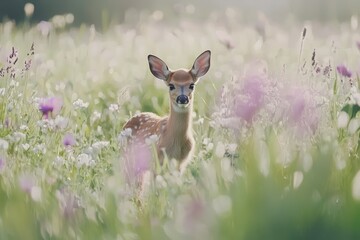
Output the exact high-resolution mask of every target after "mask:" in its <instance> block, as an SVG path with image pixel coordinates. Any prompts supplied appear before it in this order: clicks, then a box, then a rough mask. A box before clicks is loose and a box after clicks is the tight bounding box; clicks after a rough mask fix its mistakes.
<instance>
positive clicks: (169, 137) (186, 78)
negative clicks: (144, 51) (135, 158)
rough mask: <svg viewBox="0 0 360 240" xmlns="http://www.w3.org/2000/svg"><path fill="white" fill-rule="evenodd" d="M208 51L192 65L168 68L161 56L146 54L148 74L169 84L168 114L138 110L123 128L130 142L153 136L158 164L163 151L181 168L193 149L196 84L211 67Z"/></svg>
mask: <svg viewBox="0 0 360 240" xmlns="http://www.w3.org/2000/svg"><path fill="white" fill-rule="evenodd" d="M210 56H211V52H210V51H209V50H208V51H205V52H203V53H202V54H200V55H199V56H198V57H197V58H196V60H195V62H194V64H193V66H192V68H191V69H190V70H187V69H178V70H175V71H172V70H170V69H169V68H168V67H167V65H166V64H165V62H164V61H162V60H161V59H160V58H158V57H156V56H153V55H149V56H148V61H149V66H150V71H151V73H152V74H153V75H154V76H155V77H157V78H159V79H162V80H164V82H165V84H166V85H167V86H168V87H169V97H170V114H169V116H167V117H163V118H162V117H159V116H157V115H156V114H154V113H147V112H144V113H140V114H138V115H136V116H134V117H132V118H131V119H130V120H129V121H128V122H127V123H126V124H125V125H124V127H123V130H124V131H127V132H130V133H131V136H129V139H128V140H129V141H128V142H129V144H144V143H145V142H146V140H147V139H148V138H155V139H157V141H156V144H155V146H156V151H157V155H158V158H159V160H160V163H162V161H163V159H164V157H165V156H164V154H166V156H167V157H168V158H169V159H176V160H177V161H178V162H179V167H180V171H183V170H184V168H185V166H186V164H187V163H188V160H190V158H191V155H192V152H193V149H194V137H193V133H192V119H191V118H192V116H191V115H192V109H193V94H194V88H195V84H196V83H197V82H198V80H199V78H200V77H202V76H203V75H205V74H206V73H207V71H208V70H209V68H210Z"/></svg>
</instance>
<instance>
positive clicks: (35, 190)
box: [30, 186, 42, 202]
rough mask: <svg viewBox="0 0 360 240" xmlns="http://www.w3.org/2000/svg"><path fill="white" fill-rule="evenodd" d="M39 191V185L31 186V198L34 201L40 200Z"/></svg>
mask: <svg viewBox="0 0 360 240" xmlns="http://www.w3.org/2000/svg"><path fill="white" fill-rule="evenodd" d="M41 193H42V191H41V188H40V187H39V186H33V187H32V188H31V191H30V195H31V198H32V200H34V201H35V202H40V201H41Z"/></svg>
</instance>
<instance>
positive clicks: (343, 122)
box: [337, 111, 350, 128]
mask: <svg viewBox="0 0 360 240" xmlns="http://www.w3.org/2000/svg"><path fill="white" fill-rule="evenodd" d="M349 120H350V117H349V114H347V113H346V112H344V111H341V112H340V113H339V116H338V119H337V127H338V128H346V127H347V125H348V123H349Z"/></svg>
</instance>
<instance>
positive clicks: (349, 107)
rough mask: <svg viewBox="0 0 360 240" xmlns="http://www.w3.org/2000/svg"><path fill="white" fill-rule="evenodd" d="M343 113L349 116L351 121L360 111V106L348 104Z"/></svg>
mask: <svg viewBox="0 0 360 240" xmlns="http://www.w3.org/2000/svg"><path fill="white" fill-rule="evenodd" d="M341 111H343V112H346V113H347V114H349V117H350V119H353V118H355V116H356V114H357V113H358V112H359V111H360V106H359V105H357V104H346V105H345V106H344V107H343V108H342V109H341Z"/></svg>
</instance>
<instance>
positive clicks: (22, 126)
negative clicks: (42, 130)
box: [20, 125, 29, 131]
mask: <svg viewBox="0 0 360 240" xmlns="http://www.w3.org/2000/svg"><path fill="white" fill-rule="evenodd" d="M20 130H21V131H27V130H29V127H28V126H27V125H21V126H20Z"/></svg>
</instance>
